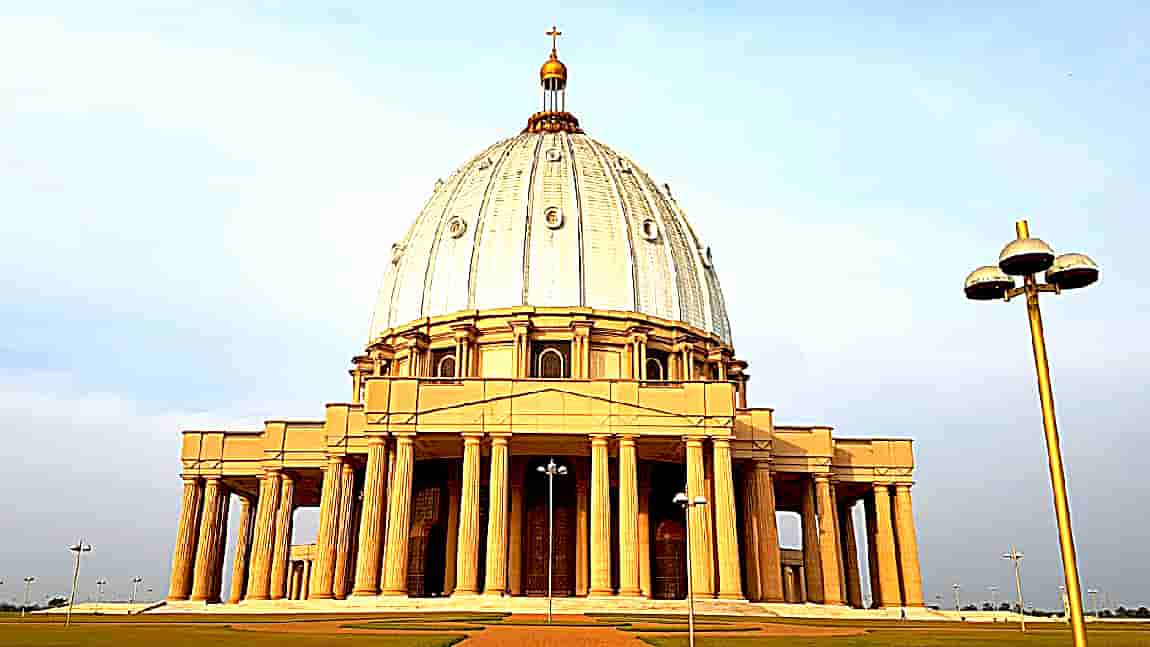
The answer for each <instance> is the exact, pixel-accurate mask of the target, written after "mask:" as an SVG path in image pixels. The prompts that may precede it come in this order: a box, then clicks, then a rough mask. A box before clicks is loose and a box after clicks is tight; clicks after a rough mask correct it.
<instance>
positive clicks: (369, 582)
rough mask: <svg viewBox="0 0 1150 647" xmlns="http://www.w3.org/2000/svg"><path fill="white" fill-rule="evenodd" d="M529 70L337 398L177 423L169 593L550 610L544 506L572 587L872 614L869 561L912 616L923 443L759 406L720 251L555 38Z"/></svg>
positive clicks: (894, 603)
mask: <svg viewBox="0 0 1150 647" xmlns="http://www.w3.org/2000/svg"><path fill="white" fill-rule="evenodd" d="M540 79H541V84H542V86H543V109H542V110H541V111H540V112H537V113H535V114H534V115H532V116H531V118H530V119H529V120H528V124H527V127H526V128H525V129H524V130H523V132H521V133H520V134H519V135H517V136H515V137H511V138H509V139H506V140H503V141H501V142H498V143H496V144H495V145H493V146H491V147H489V148H488V149H486V150H484V151H483V152H481V153H480V154H479V155H477V156H475V157H474V158H472V159H471V160H470V161H468V162H467V163H466V164H464V165H463V166H462V167H460V168H459V169H457V170H456V171H455V172H454V173H453V174H452V175H451V176H450V177H449V178H448V179H446V180H443V181H439V182H437V183H436V186H435V190H434V192H433V194H432V196H431V198H430V199H429V200H428V202H427V203H426V206H425V207H424V209H423V211H422V212H421V213H420V214H419V216H418V218H417V219H416V221H415V223H414V224H413V225H412V226H411V228H410V229H409V231H408V232H407V234H406V235H405V236H404V238H403V239H402V241H401V242H400V243H397V244H396V245H395V246H393V248H392V250H391V257H390V259H389V261H388V262H389V263H390V266H389V267H388V270H387V274H386V278H385V279H384V283H383V286H382V289H381V290H380V295H379V299H378V303H377V305H376V308H375V313H374V316H373V319H372V326H371V333H370V338H369V340H368V342H367V344H366V347H365V350H364V352H363V353H362V354H360V355H358V356H356V357H355V358H354V359H353V362H352V364H353V366H352V369H351V371H350V382H351V388H350V398H349V401H347V402H341V403H332V404H328V405H327V406H326V410H325V415H324V417H323V419H322V420H311V421H298V420H270V421H268V422H266V423H265V425H264V428H263V429H261V430H258V431H220V430H201V431H185V432H183V435H182V440H183V444H182V451H181V458H182V468H183V473H182V476H183V482H184V489H183V503H182V508H181V512H180V519H179V526H178V531H177V537H176V545H175V550H174V556H173V560H172V576H171V584H170V591H169V596H168V599H169V600H171V601H183V600H191V601H198V602H221V601H224V600H226V601H228V602H231V603H243V602H244V601H247V600H281V599H283V600H294V599H309V600H329V599H344V598H348V597H360V598H366V597H373V596H408V597H446V596H451V597H456V598H463V597H466V596H479V595H483V596H496V597H503V596H542V595H545V594H546V592H547V572H548V549H547V546H548V537H549V535H548V517H549V512H550V514H551V515H553V517H552V519H553V528H554V530H553V537H554V552H553V557H552V559H553V562H552V564H553V576H552V585H553V590H554V593H555V595H557V596H579V597H584V596H585V597H589V598H603V599H604V604H605V605H606V604H609V603H610V600H611V599H617V598H619V597H625V598H652V599H671V600H673V599H681V598H684V597H685V596H686V583H687V569H688V568H690V569H691V579H692V582H693V586H694V591H695V595H696V596H697V597H700V598H706V597H710V598H716V599H727V600H746V601H749V602H777V603H782V602H792V603H799V602H813V603H820V604H829V605H850V606H854V607H861V606H863V596H862V590H863V586H862V581H861V580H862V577H864V575H863V573H862V572H861V570H860V560H859V558H858V556H859V554H860V552H863V551H865V554H866V555H867V557H868V559H867V560H866V561H867V562H868V563H869V572H868V573H867V575H866V576H867V577H869V588H870V590H871V591H872V592H873V605H874V606H877V607H899V606H922V604H923V596H922V582H921V577H920V574H919V565H918V549H917V545H916V539H915V528H914V520H913V513H912V504H911V483H912V472H913V455H912V448H911V441H910V440H898V439H856V438H851V439H845V438H836V437H834V436H833V435H832V433H831V429H830V427H794V426H783V425H776V424H775V422H774V414H773V411H772V410H771V409H769V408H756V407H751V406H749V405H748V396H747V391H748V384H749V377H750V375H749V373H748V371H747V364H746V362H743V361H741V360H739V359H738V358H737V356H736V354H735V349H734V347H733V345H732V337H731V329H730V324H729V322H728V319H727V311H726V306H725V303H724V300H723V294H722V291H721V290H720V287H719V282H718V277H717V274H716V270H715V263H714V259H713V257H712V253H711V251H710V248H708V247H706V246H705V245H704V244H703V243H702V242H701V240H700V239H699V237H698V236H697V235H696V234H695V232H694V230H693V229H692V228H691V225H690V224H689V223H688V222H687V219H686V217H685V215H684V213H683V211H682V209H681V208H680V207H679V205H678V203H677V202H676V200H675V198H674V197H673V196H672V194H671V191H670V188H669V187H668V186H666V185H662V186H660V185H658V184H656V183H655V182H654V181H653V180H652V179H651V178H650V177H649V176H648V175H647V174H646V173H645V172H644V171H643V170H642V169H641V168H640V167H639V166H638V165H636V164H635V163H634V162H633V161H632V160H630V159H629V158H627V157H626V156H624V155H621V154H619V153H617V152H615V151H614V150H612V149H611V148H609V147H607V146H606V145H604V144H602V143H601V142H598V141H596V140H594V139H592V138H590V137H588V136H587V135H586V134H584V133H583V131H582V129H581V128H580V126H579V122H578V120H577V119H576V118H575V117H574V116H573V115H572V114H571V113H569V112H566V106H565V103H566V97H565V95H566V85H567V70H566V67H565V66H564V65H563V64H562V63H561V62H560V61H559V60H558V57H557V54H556V51H555V48H554V46H553V48H552V52H551V57H550V58H549V59H548V61H547V62H546V63H545V64H544V66H543V68H542V69H541V71H540ZM552 459H554V461H555V462H556V463H558V464H560V465H562V466H563V467H565V468H566V474H563V475H558V476H555V477H554V482H553V483H554V490H553V505H552V506H551V507H549V505H548V477H547V475H546V474H544V473H543V472H542V471H541V468H542V467H543V465H544V464H546V463H547V462H548V461H549V460H552ZM678 492H686V493H687V494H688V495H690V496H692V497H694V496H703V497H704V498H705V499H706V504H705V505H701V506H695V507H691V508H690V509H689V510H684V508H682V507H680V506H678V505H677V504H675V503H673V502H672V499H673V497H674V496H675V494H676V493H678ZM860 504H861V505H862V506H864V507H865V514H864V515H861V516H862V518H864V519H865V524H863V525H864V526H865V527H856V526H855V515H854V513H853V510H854V509H855V508H856V506H858V505H860ZM231 505H238V506H239V514H238V519H239V523H238V526H239V527H238V528H234V529H231V530H229V529H228V528H227V527H226V526H227V521H228V519H229V512H230V506H231ZM315 506H318V508H319V530H318V534H317V537H316V540H315V543H314V544H307V545H296V546H293V545H292V534H293V519H294V515H295V513H296V511H297V510H298V509H300V508H301V507H315ZM779 512H793V513H797V514H798V515H799V517H800V518H801V529H802V532H801V535H802V545H801V547H795V548H781V547H780V545H779V533H778V528H777V521H776V518H777V517H776V514H777V513H779ZM688 535H689V540H690V541H689V542H688V541H687V539H688ZM229 536H230V537H231V538H232V539H231V540H232V541H233V542H234V546H235V551H234V555H235V557H234V561H233V563H232V567H231V569H230V583H229V585H228V586H227V587H225V586H224V582H223V580H224V573H225V572H228V571H227V569H225V568H224V555H225V554H226V552H227V551H225V544H226V542H227V541H228V540H229ZM688 545H689V546H690V551H691V554H690V555H688V554H687V546H688Z"/></svg>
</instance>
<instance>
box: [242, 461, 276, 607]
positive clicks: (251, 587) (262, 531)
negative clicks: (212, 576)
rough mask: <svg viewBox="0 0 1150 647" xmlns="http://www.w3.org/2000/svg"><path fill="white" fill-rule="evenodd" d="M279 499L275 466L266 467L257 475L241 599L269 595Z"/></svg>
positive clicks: (255, 598) (262, 598)
mask: <svg viewBox="0 0 1150 647" xmlns="http://www.w3.org/2000/svg"><path fill="white" fill-rule="evenodd" d="M279 499H280V473H279V471H278V470H267V471H265V472H264V473H263V475H262V476H261V477H260V498H259V500H258V501H257V502H256V520H255V521H256V523H255V528H253V529H252V556H251V559H250V560H249V561H250V563H249V566H248V586H247V591H246V595H245V596H244V599H247V600H266V599H268V595H269V591H270V586H271V566H272V551H273V550H274V547H275V519H276V510H277V508H278V507H279Z"/></svg>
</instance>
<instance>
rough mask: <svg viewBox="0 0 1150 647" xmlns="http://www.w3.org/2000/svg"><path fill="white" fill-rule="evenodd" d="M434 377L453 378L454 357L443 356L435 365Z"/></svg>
mask: <svg viewBox="0 0 1150 647" xmlns="http://www.w3.org/2000/svg"><path fill="white" fill-rule="evenodd" d="M435 377H455V355H444V356H443V357H440V358H439V363H438V364H436V365H435Z"/></svg>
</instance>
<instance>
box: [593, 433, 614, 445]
mask: <svg viewBox="0 0 1150 647" xmlns="http://www.w3.org/2000/svg"><path fill="white" fill-rule="evenodd" d="M610 440H611V435H610V434H591V444H592V445H606V444H607V442H608V441H610Z"/></svg>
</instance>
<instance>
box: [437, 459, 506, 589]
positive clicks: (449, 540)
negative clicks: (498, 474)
mask: <svg viewBox="0 0 1150 647" xmlns="http://www.w3.org/2000/svg"><path fill="white" fill-rule="evenodd" d="M508 525H509V526H510V527H511V529H510V531H509V533H508V536H509V539H508V544H509V547H508V548H509V550H510V553H511V555H510V557H509V558H508V561H509V563H508V565H507V572H508V577H509V578H510V579H511V582H510V583H509V585H508V588H509V589H510V591H511V595H523V470H522V465H516V468H515V473H514V474H513V475H512V476H511V513H510V522H509V524H508ZM449 541H450V540H449Z"/></svg>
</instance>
